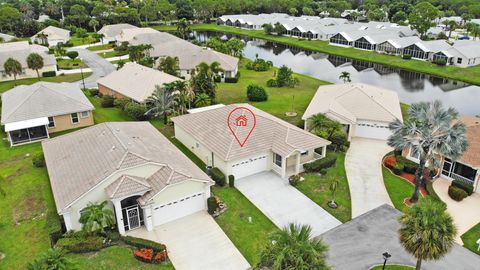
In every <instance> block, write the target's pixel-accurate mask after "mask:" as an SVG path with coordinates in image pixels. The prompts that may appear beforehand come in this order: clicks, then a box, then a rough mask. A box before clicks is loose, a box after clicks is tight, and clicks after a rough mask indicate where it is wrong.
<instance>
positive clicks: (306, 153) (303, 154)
mask: <svg viewBox="0 0 480 270" xmlns="http://www.w3.org/2000/svg"><path fill="white" fill-rule="evenodd" d="M300 155H302V156H306V155H308V150H307V151H303V152H301V153H300Z"/></svg>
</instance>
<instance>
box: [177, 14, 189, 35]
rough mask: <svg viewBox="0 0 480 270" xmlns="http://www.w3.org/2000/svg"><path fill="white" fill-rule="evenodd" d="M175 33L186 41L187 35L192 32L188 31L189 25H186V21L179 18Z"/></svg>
mask: <svg viewBox="0 0 480 270" xmlns="http://www.w3.org/2000/svg"><path fill="white" fill-rule="evenodd" d="M177 32H178V34H179V35H180V36H181V37H182V38H183V39H187V38H188V35H189V34H190V32H192V30H191V29H190V24H189V23H188V21H187V19H185V18H181V19H180V20H179V21H178V23H177Z"/></svg>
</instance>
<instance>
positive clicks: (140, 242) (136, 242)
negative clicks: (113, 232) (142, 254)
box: [121, 236, 167, 252]
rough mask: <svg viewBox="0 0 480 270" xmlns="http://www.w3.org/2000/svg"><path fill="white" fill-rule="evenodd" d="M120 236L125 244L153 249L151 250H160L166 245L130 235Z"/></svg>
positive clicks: (164, 248)
mask: <svg viewBox="0 0 480 270" xmlns="http://www.w3.org/2000/svg"><path fill="white" fill-rule="evenodd" d="M121 238H122V241H123V242H125V244H127V245H130V246H134V247H137V248H148V249H153V251H155V252H160V251H164V250H166V249H167V247H166V246H165V245H164V244H160V243H157V242H154V241H150V240H146V239H141V238H136V237H132V236H122V237H121Z"/></svg>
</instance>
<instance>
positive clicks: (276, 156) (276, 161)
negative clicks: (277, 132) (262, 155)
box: [273, 153, 282, 167]
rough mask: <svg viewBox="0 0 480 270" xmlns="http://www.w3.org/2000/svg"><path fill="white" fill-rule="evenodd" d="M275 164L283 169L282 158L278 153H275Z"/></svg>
mask: <svg viewBox="0 0 480 270" xmlns="http://www.w3.org/2000/svg"><path fill="white" fill-rule="evenodd" d="M273 163H275V165H277V166H278V167H282V156H280V155H279V154H277V153H273Z"/></svg>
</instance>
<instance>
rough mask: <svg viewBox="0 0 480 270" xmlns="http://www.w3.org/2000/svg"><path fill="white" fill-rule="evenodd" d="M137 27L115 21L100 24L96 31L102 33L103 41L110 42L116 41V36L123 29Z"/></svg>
mask: <svg viewBox="0 0 480 270" xmlns="http://www.w3.org/2000/svg"><path fill="white" fill-rule="evenodd" d="M134 28H138V27H136V26H134V25H131V24H128V23H117V24H108V25H104V26H102V28H101V29H100V30H98V31H97V33H99V34H102V35H103V42H106V43H108V42H112V41H116V36H117V35H119V34H120V33H121V32H122V31H123V30H124V29H134Z"/></svg>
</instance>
